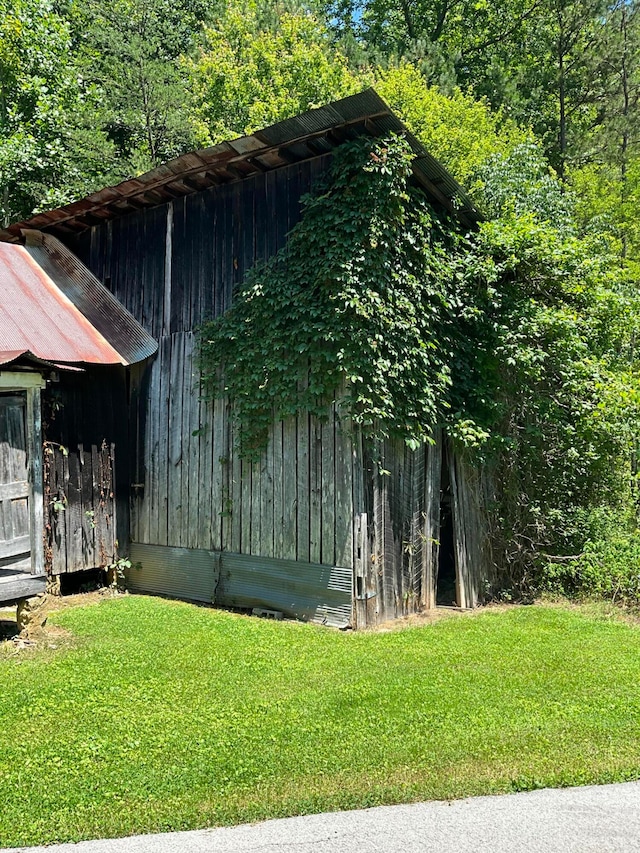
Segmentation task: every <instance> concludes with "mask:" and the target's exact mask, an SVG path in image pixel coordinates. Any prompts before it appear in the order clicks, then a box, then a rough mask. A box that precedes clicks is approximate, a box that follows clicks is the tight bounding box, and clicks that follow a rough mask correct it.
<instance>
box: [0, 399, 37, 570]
mask: <svg viewBox="0 0 640 853" xmlns="http://www.w3.org/2000/svg"><path fill="white" fill-rule="evenodd" d="M27 470H28V459H27V430H26V397H25V395H24V394H23V393H13V394H11V393H9V394H0V568H2V569H14V570H16V571H25V572H30V571H31V535H30V516H31V513H30V507H29V482H28V479H29V478H28V473H27Z"/></svg>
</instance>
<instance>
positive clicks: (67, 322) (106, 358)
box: [0, 235, 156, 364]
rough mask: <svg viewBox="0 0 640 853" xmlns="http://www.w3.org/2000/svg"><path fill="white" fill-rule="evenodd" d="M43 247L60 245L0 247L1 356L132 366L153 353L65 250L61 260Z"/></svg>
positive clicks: (52, 240) (134, 324)
mask: <svg viewBox="0 0 640 853" xmlns="http://www.w3.org/2000/svg"><path fill="white" fill-rule="evenodd" d="M40 236H41V237H42V235H40ZM46 245H48V246H49V247H51V246H52V245H54V246H56V245H57V246H59V245H60V244H58V241H57V240H55V238H52V237H51V236H47V237H46V242H44V241H43V242H42V243H41V246H40V247H34V246H29V247H25V246H16V245H12V244H8V243H0V355H1V354H5V355H8V356H12V359H11V360H13V358H15V357H16V356H15V353H25V352H30V353H33V355H35V356H37V357H38V358H41V359H45V360H46V361H51V362H72V363H74V362H75V363H78V362H81V363H88V364H131V363H133V362H135V361H140V360H141V359H142V358H145V357H146V356H147V355H150V354H151V352H153V351H155V346H156V345H155V341H153V339H152V338H150V337H149V335H147V333H146V332H145V331H144V330H143V329H142V328H141V327H140V326H139V324H138V323H137V322H136V321H135V320H134V319H133V318H132V317H131V315H130V314H129V313H128V312H125V309H124V308H123V307H122V306H121V305H120V303H119V302H117V300H116V299H115V298H114V297H113V296H112V295H111V294H110V293H109V292H108V291H107V290H106V288H104V287H103V286H102V285H101V284H100V282H98V280H97V279H95V278H94V277H93V276H91V274H90V273H89V272H88V270H85V269H84V267H82V265H81V264H80V262H79V261H78V260H77V259H76V258H75V257H74V256H73V255H71V253H70V252H68V250H66V249H65V250H64V252H65V253H66V255H64V256H63V255H62V254H59V253H57V252H56V251H53V250H51V248H49V249H47V248H45V246H46ZM63 257H65V258H66V262H65V263H64V264H63V262H62V258H63ZM71 259H73V263H72V262H71ZM84 273H86V275H84ZM87 277H90V278H87ZM105 294H108V295H107V296H105ZM85 312H86V313H85ZM87 315H89V316H87ZM93 321H95V323H94V322H93ZM140 332H142V335H140ZM128 335H132V336H133V337H132V338H131V339H129V340H127V339H126V338H127V336H128ZM121 350H122V351H121ZM3 360H4V359H3Z"/></svg>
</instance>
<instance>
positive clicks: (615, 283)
mask: <svg viewBox="0 0 640 853" xmlns="http://www.w3.org/2000/svg"><path fill="white" fill-rule="evenodd" d="M410 159H411V158H410V152H409V150H408V147H407V146H406V144H404V143H403V142H402V141H401V140H397V139H392V140H388V141H386V142H377V143H375V144H374V143H371V142H367V141H360V142H358V143H352V144H348V145H345V146H343V148H342V149H341V150H340V151H339V153H338V154H336V156H335V158H334V161H333V165H332V168H331V171H330V173H329V175H328V176H327V178H326V179H325V181H324V182H323V183H322V184H321V186H319V187H318V188H317V192H316V193H315V194H314V195H313V196H312V197H309V198H308V199H307V200H306V204H305V209H304V213H303V217H302V220H301V222H300V224H299V225H298V226H297V227H296V228H295V229H294V230H293V231H292V233H291V235H290V238H289V241H288V243H287V245H286V246H285V248H284V249H283V250H282V251H281V252H280V253H279V254H278V255H277V256H275V257H274V258H272V259H270V260H269V261H268V262H267V263H266V264H261V265H258V266H257V267H255V268H254V269H253V270H252V271H251V272H250V273H249V275H248V277H247V279H246V280H245V282H244V284H243V287H242V288H241V290H240V291H239V292H238V293H237V295H236V299H235V301H234V304H233V306H232V308H231V309H230V310H229V311H228V312H227V313H226V314H225V315H223V316H222V317H220V318H218V319H217V320H215V321H213V322H211V323H208V324H206V325H205V326H204V327H203V329H202V330H201V362H202V367H203V374H204V379H205V383H206V385H207V386H208V387H211V388H213V389H214V390H215V391H216V392H217V393H218V394H221V395H228V396H229V397H230V399H231V400H232V402H233V405H234V414H235V417H236V420H237V422H238V424H239V433H240V436H241V443H242V445H243V450H244V451H245V452H249V451H251V450H254V449H260V447H261V444H262V443H263V442H264V441H265V440H266V436H267V431H268V427H269V425H270V424H271V422H272V420H273V418H274V416H275V417H277V418H286V417H287V416H289V415H292V414H295V413H296V412H297V411H299V410H300V409H302V410H306V411H312V412H314V413H316V414H319V415H322V413H323V411H324V410H325V408H326V406H327V405H328V404H329V403H330V402H332V401H333V400H334V398H337V399H338V400H339V403H340V406H341V408H342V411H343V414H344V415H345V416H347V417H349V418H351V420H352V422H353V423H355V424H356V425H357V426H358V427H359V428H360V429H361V431H362V433H363V434H364V436H365V437H366V438H369V439H373V440H381V439H383V438H384V437H386V436H388V435H395V436H400V437H401V438H403V439H404V440H405V441H406V442H407V443H408V444H409V445H410V446H417V445H418V444H420V443H421V442H422V441H425V440H429V439H430V437H431V436H432V434H433V431H434V428H435V427H436V426H442V427H444V428H445V430H446V431H447V432H448V434H449V435H450V436H451V438H452V439H453V440H454V441H455V442H456V443H457V444H458V445H459V446H460V447H463V448H466V450H467V452H473V454H474V455H475V461H476V462H477V463H478V464H480V463H481V464H483V465H484V466H485V468H486V469H487V470H488V471H490V472H491V480H492V482H493V483H494V484H495V485H494V490H495V499H494V501H493V502H492V504H491V506H490V507H488V511H489V513H490V516H491V519H490V526H491V528H492V530H493V537H492V538H493V542H492V545H493V553H494V561H495V563H496V567H497V569H498V570H499V572H500V574H501V576H502V578H503V583H506V584H507V585H508V586H512V587H515V588H516V589H520V590H522V591H524V590H527V591H529V592H530V591H531V590H532V589H537V588H539V586H540V585H541V584H543V583H544V572H545V568H546V565H547V563H548V560H549V559H551V560H554V559H556V558H560V559H563V558H564V557H565V556H568V555H572V554H575V553H576V552H579V551H580V550H581V549H582V547H583V546H584V543H585V542H586V541H587V540H588V538H589V537H590V536H591V535H592V533H593V530H594V522H593V519H594V517H595V516H597V517H598V518H600V517H601V513H602V511H603V509H604V508H605V507H609V508H611V507H617V508H619V509H621V510H626V511H627V512H628V511H629V510H630V508H631V507H632V506H633V499H632V495H631V492H630V488H629V482H630V468H629V463H630V459H631V451H632V447H633V440H634V435H635V434H636V432H637V427H638V407H637V399H638V385H637V381H636V379H635V376H634V374H633V372H632V370H630V365H629V361H628V353H627V349H626V348H627V347H628V345H629V342H630V340H631V338H632V335H633V334H634V330H635V325H634V322H635V319H634V318H635V317H637V316H638V315H637V306H636V300H635V298H634V299H630V298H628V296H627V291H626V289H625V282H624V281H623V280H622V272H621V269H620V267H619V264H618V263H617V261H616V259H615V257H613V256H612V255H611V253H610V252H608V251H607V248H606V245H605V246H603V245H602V244H601V243H598V241H597V240H595V239H594V238H593V237H590V238H589V237H579V236H577V233H576V230H575V226H574V224H573V217H572V210H571V204H570V201H569V199H568V198H567V196H566V194H565V193H563V192H562V191H561V187H560V185H559V184H558V182H557V181H556V180H554V179H553V178H552V176H550V174H549V172H548V170H547V169H546V168H545V165H544V160H543V159H542V156H541V153H540V151H539V150H538V149H536V148H535V146H532V145H528V146H521V147H516V148H514V149H513V152H512V154H511V156H510V157H509V158H506V159H505V158H504V157H502V158H495V160H494V161H490V162H488V163H487V164H486V165H485V167H484V169H482V170H479V171H478V180H479V182H480V184H481V186H482V194H483V199H484V201H485V205H486V207H487V209H488V210H491V211H492V212H493V218H492V219H491V220H490V221H488V222H485V223H483V224H482V225H481V226H480V228H479V230H478V231H477V232H476V233H470V234H467V235H461V234H460V233H459V231H460V227H459V225H458V224H457V222H456V221H455V220H450V219H447V218H443V217H439V216H437V215H436V214H435V213H434V211H433V210H432V209H431V208H430V207H429V205H428V204H427V203H426V201H425V199H424V197H423V196H422V194H421V193H419V192H418V191H417V190H416V189H415V188H413V186H412V183H411V181H410V174H411V170H410ZM594 514H595V516H594Z"/></svg>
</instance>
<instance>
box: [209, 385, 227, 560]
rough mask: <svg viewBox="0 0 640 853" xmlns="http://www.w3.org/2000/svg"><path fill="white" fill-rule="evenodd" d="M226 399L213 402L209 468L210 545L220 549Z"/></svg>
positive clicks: (224, 463)
mask: <svg viewBox="0 0 640 853" xmlns="http://www.w3.org/2000/svg"><path fill="white" fill-rule="evenodd" d="M226 418H227V404H226V400H223V399H220V398H218V399H216V400H215V401H214V404H213V430H212V433H213V435H212V468H211V483H210V486H209V488H210V490H211V547H212V549H213V550H215V551H221V550H222V513H223V512H224V510H225V506H224V501H225V494H224V466H225V465H226V464H227V455H226V454H227V447H226V443H225V421H226Z"/></svg>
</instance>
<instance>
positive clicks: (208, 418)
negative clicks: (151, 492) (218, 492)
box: [197, 400, 215, 550]
mask: <svg viewBox="0 0 640 853" xmlns="http://www.w3.org/2000/svg"><path fill="white" fill-rule="evenodd" d="M214 427H215V413H214V402H213V400H201V401H200V408H199V423H198V431H199V435H198V445H197V446H198V457H199V468H198V548H203V549H204V550H210V549H213V547H214V545H213V533H212V517H213V509H212V506H211V499H212V492H213V431H214Z"/></svg>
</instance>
